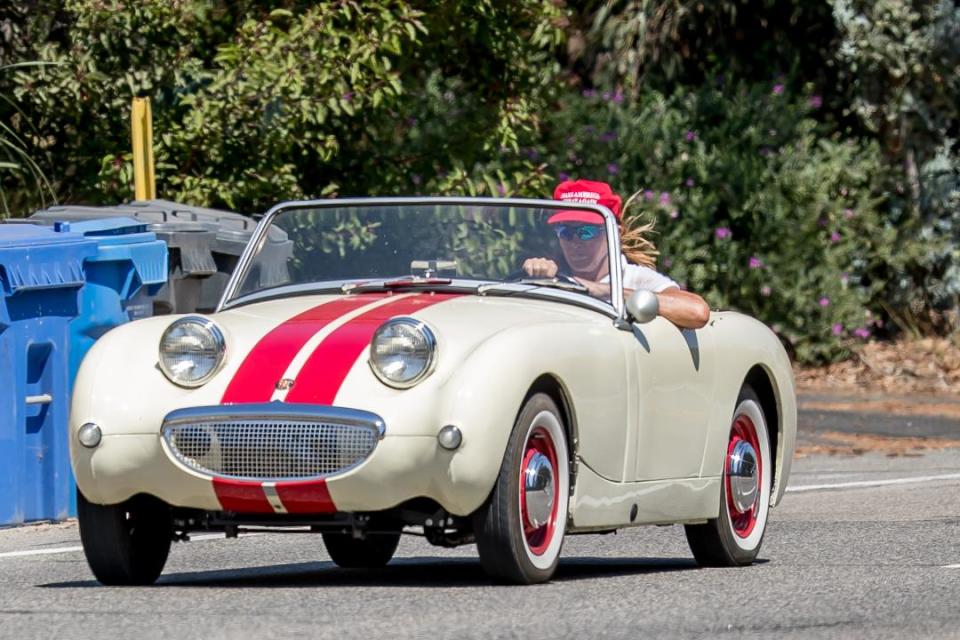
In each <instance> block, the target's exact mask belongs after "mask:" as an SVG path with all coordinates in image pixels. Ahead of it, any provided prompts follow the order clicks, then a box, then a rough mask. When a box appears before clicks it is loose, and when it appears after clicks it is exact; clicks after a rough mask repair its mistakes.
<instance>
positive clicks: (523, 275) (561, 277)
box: [504, 269, 587, 291]
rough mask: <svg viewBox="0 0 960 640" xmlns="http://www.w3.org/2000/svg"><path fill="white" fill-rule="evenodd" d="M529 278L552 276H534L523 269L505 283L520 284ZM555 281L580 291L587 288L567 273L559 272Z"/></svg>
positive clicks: (513, 274) (506, 279) (509, 277)
mask: <svg viewBox="0 0 960 640" xmlns="http://www.w3.org/2000/svg"><path fill="white" fill-rule="evenodd" d="M529 278H544V279H550V276H532V275H530V274H529V273H527V272H526V271H524V270H523V269H518V270H517V271H514V272H512V273H510V274H509V275H508V276H507V277H506V278H505V279H504V282H519V281H520V280H525V279H529ZM553 279H554V280H557V281H558V282H565V283H567V284H569V285H572V286H574V287H576V288H577V290H578V291H586V290H587V288H586V287H585V286H583V285H582V284H580V281H579V280H577V279H576V278H574V277H573V276H572V275H570V274H569V273H567V272H566V271H557V275H555V276H553Z"/></svg>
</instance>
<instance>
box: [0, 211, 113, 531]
mask: <svg viewBox="0 0 960 640" xmlns="http://www.w3.org/2000/svg"><path fill="white" fill-rule="evenodd" d="M96 253H97V244H96V242H94V241H92V240H88V239H86V238H84V237H83V236H81V235H78V234H73V233H56V232H54V231H53V230H51V229H48V228H43V227H34V226H29V225H5V226H2V227H0V525H4V524H18V523H22V522H27V521H31V520H62V519H64V518H66V517H67V515H69V511H70V504H71V496H72V494H73V493H74V491H73V479H72V474H71V472H70V454H69V447H68V443H67V435H66V434H67V419H68V415H69V411H70V379H69V341H70V339H69V325H70V322H71V321H73V320H74V319H75V318H76V317H77V315H78V312H79V296H80V291H81V288H82V287H83V285H84V283H85V281H86V279H85V276H84V270H83V263H84V260H86V259H88V258H91V257H93V256H95V255H96Z"/></svg>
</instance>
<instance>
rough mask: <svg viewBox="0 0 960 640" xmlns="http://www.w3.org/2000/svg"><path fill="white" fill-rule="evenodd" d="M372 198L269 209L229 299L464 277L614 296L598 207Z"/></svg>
mask: <svg viewBox="0 0 960 640" xmlns="http://www.w3.org/2000/svg"><path fill="white" fill-rule="evenodd" d="M367 202H369V204H366V203H365V204H360V205H357V204H349V205H347V204H344V205H336V204H334V203H333V202H331V203H328V204H326V206H320V205H317V206H309V205H297V206H293V207H292V208H289V209H281V210H280V211H278V212H277V213H275V214H273V215H272V216H270V217H268V221H267V222H266V224H267V225H268V227H267V228H266V229H265V230H261V233H259V235H258V237H259V238H260V241H259V242H258V246H256V247H255V248H254V249H253V253H252V254H251V256H250V258H249V259H248V260H246V261H245V262H244V263H243V264H242V266H241V270H240V271H239V272H238V273H237V274H235V275H234V278H235V283H233V284H232V286H231V288H230V289H229V290H228V291H229V293H228V295H229V298H228V300H230V299H236V298H239V297H244V296H249V295H250V294H255V293H259V292H264V291H269V290H273V289H278V290H279V289H280V288H288V287H291V286H300V287H302V288H306V289H310V290H324V289H331V290H334V289H336V290H340V291H342V292H344V293H347V292H351V291H363V290H369V289H377V288H380V289H384V288H403V287H423V288H443V287H451V286H452V287H457V286H462V287H473V288H475V289H479V290H482V291H490V290H491V289H497V290H500V289H506V290H508V291H510V292H512V293H514V294H518V295H522V293H523V292H525V291H530V290H533V289H538V290H541V289H551V290H556V291H562V292H564V293H565V294H566V295H567V297H569V294H571V293H572V294H576V295H580V296H586V297H589V298H592V299H594V300H602V301H605V302H607V303H610V301H611V295H610V290H611V287H610V277H609V273H610V254H609V250H608V247H609V242H610V239H609V237H608V229H607V225H608V224H609V223H608V222H606V220H609V219H612V218H606V219H605V217H604V215H601V214H600V213H598V211H599V210H598V209H596V208H594V207H591V206H589V205H579V206H582V207H584V208H583V209H576V208H573V207H572V206H567V207H561V206H559V205H557V204H556V203H551V202H548V201H544V202H543V204H544V205H545V206H537V201H529V200H527V201H523V203H524V204H522V205H520V204H517V203H516V202H514V203H511V202H510V201H508V200H504V201H502V202H500V201H493V202H491V201H490V200H485V201H477V202H464V201H456V202H443V201H438V200H437V199H434V200H433V201H427V202H417V201H412V202H402V203H397V202H395V201H394V202H378V201H376V200H370V201H367ZM608 215H609V214H608ZM500 283H503V284H504V286H503V287H499V286H497V285H498V284H500ZM508 283H509V284H512V285H513V286H507V284H508Z"/></svg>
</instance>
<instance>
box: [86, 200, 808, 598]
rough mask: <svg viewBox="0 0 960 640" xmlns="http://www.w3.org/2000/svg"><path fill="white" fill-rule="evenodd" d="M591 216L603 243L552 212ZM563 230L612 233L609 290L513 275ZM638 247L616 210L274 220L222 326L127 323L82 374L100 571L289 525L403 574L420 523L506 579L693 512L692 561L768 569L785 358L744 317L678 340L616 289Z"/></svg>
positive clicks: (143, 579)
mask: <svg viewBox="0 0 960 640" xmlns="http://www.w3.org/2000/svg"><path fill="white" fill-rule="evenodd" d="M572 210H575V211H578V212H579V213H580V214H582V213H583V212H588V213H589V214H590V215H593V216H595V218H596V224H595V225H594V227H595V228H594V229H592V230H587V231H586V232H585V231H583V230H577V229H574V230H573V231H570V229H569V228H567V229H566V230H561V229H558V225H557V224H552V222H554V221H556V220H557V219H563V216H558V215H557V214H558V213H563V212H567V211H572ZM272 229H279V230H282V231H283V232H285V233H286V234H287V236H288V237H289V238H290V239H291V240H292V241H293V252H292V256H291V257H290V259H289V260H287V261H286V262H284V263H283V264H275V263H273V262H271V259H272V258H271V257H270V256H269V255H267V253H268V252H263V251H261V247H262V246H263V245H264V243H265V241H266V238H267V234H268V233H270V232H271V230H272ZM558 233H559V234H560V235H563V234H574V235H576V234H579V235H577V238H579V241H583V242H594V243H598V244H596V245H592V246H594V247H596V248H597V250H598V251H601V252H603V259H604V260H607V261H608V262H607V264H608V265H609V267H613V268H608V272H609V280H608V283H609V292H610V293H609V295H608V296H604V297H595V295H594V296H591V295H590V294H589V292H588V291H587V290H586V289H585V288H584V286H583V284H582V282H581V281H579V280H577V279H575V278H574V277H572V275H571V274H570V273H569V272H565V271H564V270H563V269H562V268H561V270H560V271H559V272H558V273H557V274H556V276H554V277H531V276H529V275H527V274H526V272H524V271H523V270H522V269H521V265H522V264H523V262H524V260H525V259H526V258H529V257H536V256H539V257H542V256H556V257H557V260H558V264H561V265H562V264H563V260H562V258H561V257H560V255H559V247H558V242H559V241H558ZM572 237H573V235H568V237H566V238H565V239H567V240H570V239H572ZM619 247H620V245H619V235H618V225H617V222H616V219H615V218H614V216H613V214H612V213H611V212H610V211H609V210H608V209H606V208H605V207H601V206H597V205H588V204H571V203H563V202H558V201H549V200H521V199H484V198H393V199H356V200H329V201H314V202H291V203H285V204H281V205H279V206H277V207H275V208H273V209H272V210H271V211H269V212H268V213H267V214H266V215H265V217H264V218H263V220H262V221H261V223H260V226H259V227H258V228H257V231H256V233H255V234H254V236H253V237H252V239H251V241H250V244H249V246H248V247H247V249H246V252H245V253H244V255H243V256H242V257H241V259H240V262H239V264H238V267H237V269H236V271H235V273H234V274H233V276H232V278H231V280H230V282H229V284H228V286H227V288H226V290H225V292H224V295H223V298H222V300H221V301H220V305H219V308H218V309H217V312H216V313H213V314H210V315H207V316H198V315H189V316H179V317H177V316H172V317H171V316H164V317H155V318H148V319H144V320H140V321H137V322H133V323H130V324H127V325H124V326H121V327H119V328H117V329H115V330H113V331H111V332H110V333H109V334H108V335H106V336H105V337H103V338H102V339H101V340H100V341H99V342H97V344H96V345H95V346H94V348H93V349H92V350H91V352H90V353H89V355H88V356H87V358H86V359H85V361H84V363H83V366H82V368H81V371H80V373H79V377H78V380H77V382H76V386H75V394H74V398H73V407H72V412H71V425H70V446H71V457H72V464H73V469H74V471H75V473H76V478H77V484H78V510H79V522H80V534H81V538H82V542H83V548H84V551H85V553H86V557H87V560H88V562H89V564H90V567H91V569H92V570H93V573H94V575H95V576H96V578H97V579H98V580H99V581H100V582H102V583H105V584H148V583H152V582H153V581H155V580H156V579H157V577H158V576H159V575H160V573H161V571H162V570H163V566H164V564H165V562H166V559H167V555H168V552H169V550H170V546H171V541H174V540H188V539H189V535H190V533H192V532H198V531H216V532H224V533H225V534H226V536H228V537H234V536H236V535H238V534H239V533H244V532H247V531H257V530H259V531H262V530H265V529H266V530H273V529H276V528H285V529H286V530H289V531H302V532H305V533H310V532H316V533H320V534H321V535H322V536H323V540H324V543H325V546H326V548H327V550H328V552H329V555H330V557H331V558H332V559H333V561H334V562H335V563H336V564H338V565H340V566H342V567H378V566H383V565H385V564H386V563H388V562H389V561H390V559H391V557H392V556H393V553H394V551H395V550H396V548H397V543H398V540H399V538H400V535H401V534H403V533H408V534H415V535H422V536H425V537H426V539H427V540H428V541H429V542H431V543H433V544H435V545H443V546H454V545H461V544H471V543H476V545H477V550H478V553H479V556H480V562H481V564H482V566H483V568H484V569H485V570H486V571H487V572H488V573H489V574H490V575H491V576H492V577H493V578H494V579H496V580H500V581H506V582H514V583H534V582H542V581H545V580H548V579H550V577H551V575H552V574H553V573H554V571H555V569H556V567H557V563H558V561H559V558H560V554H561V547H562V544H563V540H564V536H566V535H569V534H583V533H607V532H611V531H615V530H617V529H620V528H623V527H630V526H636V525H646V524H669V523H681V524H683V525H684V526H685V528H686V534H687V539H688V540H689V544H690V548H691V550H692V552H693V555H694V557H695V558H696V560H697V561H698V562H699V563H700V564H703V565H721V566H732V565H745V564H750V563H751V562H752V561H753V560H754V559H755V558H756V556H757V553H758V552H759V550H760V545H761V541H762V539H763V535H764V531H765V528H766V523H767V516H768V510H769V509H770V507H772V506H774V505H775V504H776V503H777V501H778V500H779V499H780V498H781V496H782V495H783V492H784V488H785V486H786V484H787V479H788V476H789V472H790V460H791V457H792V454H793V449H794V441H795V434H796V404H795V396H794V389H793V382H792V376H791V369H790V364H789V361H788V358H787V355H786V353H785V352H784V350H783V348H782V346H781V345H780V343H779V341H778V340H777V338H776V337H775V336H774V335H773V334H772V333H771V332H770V331H769V330H768V329H767V328H766V327H765V326H764V325H763V324H761V323H760V322H757V321H756V320H754V319H752V318H749V317H747V316H744V315H741V314H739V313H735V312H714V313H713V314H712V315H711V317H710V320H709V323H708V324H707V325H706V326H705V327H703V328H702V329H699V330H696V331H693V330H681V329H679V328H677V327H676V326H674V325H673V324H671V323H670V322H669V321H667V320H666V319H664V318H662V317H658V316H657V298H656V296H655V295H654V294H652V293H651V292H647V291H638V292H635V293H633V294H632V295H631V296H630V297H629V298H628V299H625V298H624V295H623V285H622V279H623V278H622V271H621V264H622V262H621V261H622V257H621V253H620V250H619ZM270 255H272V256H275V255H276V254H270ZM268 271H269V275H270V277H268V278H265V277H262V276H263V274H265V273H267V272H268ZM278 273H282V274H283V275H284V277H282V278H278V277H277V274H278ZM278 281H279V282H282V283H281V284H277V282H278ZM263 282H268V283H269V284H266V285H265V284H262V283H263ZM594 293H595V292H594Z"/></svg>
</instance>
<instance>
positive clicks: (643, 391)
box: [626, 317, 717, 481]
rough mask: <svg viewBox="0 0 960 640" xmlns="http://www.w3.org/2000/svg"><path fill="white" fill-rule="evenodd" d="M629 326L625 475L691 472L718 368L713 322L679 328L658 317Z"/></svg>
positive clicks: (697, 462) (696, 469)
mask: <svg viewBox="0 0 960 640" xmlns="http://www.w3.org/2000/svg"><path fill="white" fill-rule="evenodd" d="M632 328H633V331H632V336H631V337H630V338H631V339H630V340H629V341H628V343H629V345H630V346H629V349H631V350H632V352H633V364H634V368H633V371H632V375H631V378H632V385H633V389H634V391H635V393H634V395H633V398H632V399H631V404H632V410H631V411H630V415H631V416H633V417H634V418H633V419H632V421H633V424H632V425H631V426H632V427H633V429H632V431H633V432H632V434H631V438H630V439H631V440H632V441H633V443H634V444H633V451H634V460H633V462H632V463H629V462H628V468H627V474H626V475H627V480H634V481H645V480H665V479H673V478H695V477H697V476H698V475H699V473H700V466H701V462H702V459H703V450H704V446H705V444H706V435H707V424H708V420H709V409H710V405H711V400H712V394H713V387H714V376H715V375H716V371H717V363H716V362H715V360H714V358H713V349H712V348H711V347H712V344H711V337H712V333H711V324H710V323H708V324H707V326H705V327H703V328H702V329H697V330H693V329H682V330H681V329H679V328H678V327H677V326H676V325H674V324H673V323H671V322H670V321H669V320H666V319H664V318H662V317H658V318H655V319H654V320H652V321H651V322H648V323H646V324H643V325H638V324H634V325H633V327H632ZM631 471H632V477H630V475H631Z"/></svg>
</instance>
